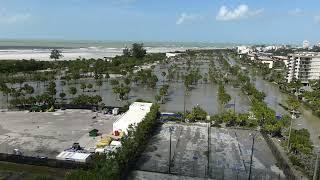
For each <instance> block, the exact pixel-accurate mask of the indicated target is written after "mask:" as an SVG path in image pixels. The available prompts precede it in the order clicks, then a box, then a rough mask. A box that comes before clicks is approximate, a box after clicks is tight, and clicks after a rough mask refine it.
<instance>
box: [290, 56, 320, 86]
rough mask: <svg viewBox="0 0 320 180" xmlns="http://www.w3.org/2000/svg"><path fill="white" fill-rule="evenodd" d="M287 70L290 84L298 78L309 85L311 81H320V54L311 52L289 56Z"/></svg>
mask: <svg viewBox="0 0 320 180" xmlns="http://www.w3.org/2000/svg"><path fill="white" fill-rule="evenodd" d="M287 68H288V73H287V77H286V78H287V81H288V82H291V81H292V80H293V79H294V78H296V79H299V80H301V82H302V83H306V84H307V83H309V80H316V79H319V78H320V54H318V53H310V52H306V53H295V54H289V55H288V63H287Z"/></svg>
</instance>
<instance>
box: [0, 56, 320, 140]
mask: <svg viewBox="0 0 320 180" xmlns="http://www.w3.org/2000/svg"><path fill="white" fill-rule="evenodd" d="M229 62H230V64H235V63H236V62H235V61H234V60H233V59H232V58H230V59H229ZM216 64H217V63H216ZM168 66H169V65H168ZM208 68H209V66H208V64H207V63H204V64H202V65H200V71H201V73H202V74H204V73H207V72H208ZM162 71H164V70H163V69H160V67H159V66H156V68H155V69H154V72H155V73H156V75H157V76H158V79H159V82H158V84H157V87H156V88H155V89H151V88H147V87H142V86H140V85H135V84H133V85H132V87H131V92H130V94H129V100H128V101H130V102H132V101H134V100H136V99H138V98H141V99H145V100H149V101H153V102H154V97H155V95H156V94H157V93H158V91H159V89H160V87H161V86H162V76H161V72H162ZM167 74H168V73H167ZM81 82H85V83H86V84H88V83H91V84H93V85H94V88H93V89H95V90H97V91H96V92H82V90H81V89H80V83H81ZM27 83H28V84H29V85H32V86H33V87H35V94H39V93H41V92H43V91H45V87H44V86H43V83H41V85H40V87H39V88H36V83H35V82H27ZM166 83H167V84H169V85H170V88H169V92H168V96H167V100H166V101H165V104H161V111H169V112H183V110H184V102H185V107H186V110H189V111H190V110H191V109H192V107H194V106H196V105H199V106H201V107H202V108H203V109H204V110H206V111H207V112H208V113H209V114H210V115H212V114H215V113H218V112H221V110H222V107H221V106H220V104H219V102H218V96H217V94H218V85H217V84H211V83H207V84H205V83H201V82H200V83H199V84H198V85H197V86H196V87H195V88H193V89H192V90H191V91H190V92H188V94H187V95H186V96H185V98H184V94H185V92H184V89H185V88H184V84H183V82H181V81H178V82H166ZM253 83H254V84H255V85H256V87H257V89H258V90H260V91H264V92H265V93H266V98H265V102H266V103H267V104H268V105H269V106H270V107H271V108H272V109H274V110H275V111H276V113H277V114H281V115H283V114H287V112H286V111H285V110H284V109H283V108H282V107H281V106H280V105H279V103H284V102H285V100H286V98H287V95H285V94H284V93H281V92H280V91H279V88H278V87H277V86H276V85H275V84H272V83H270V82H267V81H265V80H263V79H262V78H260V77H256V78H255V80H254V81H253ZM56 84H57V91H58V93H57V101H60V99H59V93H60V92H61V91H62V87H61V86H60V82H59V80H57V81H56ZM18 86H19V85H14V87H18ZM70 86H74V87H77V89H78V93H77V95H79V94H88V95H94V94H97V95H101V96H102V98H103V103H104V104H106V105H110V106H121V105H125V104H126V103H127V101H126V100H125V101H119V100H118V98H117V95H116V94H114V93H113V91H112V86H111V85H110V84H109V82H104V83H103V86H102V87H101V88H100V91H99V88H98V87H96V86H95V81H94V80H93V79H82V80H80V81H79V82H78V84H70V85H66V86H64V87H63V89H64V92H65V93H66V94H67V97H68V98H70V99H71V98H72V95H69V94H68V89H69V87H70ZM225 88H226V91H227V92H228V93H229V94H230V95H231V97H232V100H231V101H230V102H229V103H230V104H233V103H235V108H234V107H231V109H232V110H233V109H235V110H236V111H237V112H241V113H245V112H248V111H249V110H250V101H249V99H248V97H247V96H246V95H244V94H243V93H242V92H241V90H240V89H239V88H233V87H232V86H231V85H230V86H229V85H226V86H225ZM77 95H76V96H77ZM6 107H7V105H6V96H4V95H2V94H0V109H1V108H6ZM294 127H295V128H306V129H308V130H309V132H310V134H311V139H312V141H313V142H314V143H315V144H320V141H319V137H318V136H319V135H320V119H319V118H318V117H315V116H314V115H312V113H311V112H310V111H309V110H307V109H305V108H302V115H301V117H300V118H298V119H296V120H294Z"/></svg>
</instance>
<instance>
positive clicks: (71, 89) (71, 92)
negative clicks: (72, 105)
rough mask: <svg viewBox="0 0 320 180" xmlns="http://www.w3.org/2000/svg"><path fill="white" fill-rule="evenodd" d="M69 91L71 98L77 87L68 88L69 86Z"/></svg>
mask: <svg viewBox="0 0 320 180" xmlns="http://www.w3.org/2000/svg"><path fill="white" fill-rule="evenodd" d="M69 93H70V94H72V98H73V97H74V95H75V94H77V88H75V87H70V88H69Z"/></svg>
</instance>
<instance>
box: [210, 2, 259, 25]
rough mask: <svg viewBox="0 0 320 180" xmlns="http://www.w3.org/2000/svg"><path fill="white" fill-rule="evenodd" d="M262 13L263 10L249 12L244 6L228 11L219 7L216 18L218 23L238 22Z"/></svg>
mask: <svg viewBox="0 0 320 180" xmlns="http://www.w3.org/2000/svg"><path fill="white" fill-rule="evenodd" d="M262 12H263V9H258V10H250V9H249V6H248V5H246V4H241V5H239V6H238V7H237V8H235V9H233V10H232V9H230V10H229V9H228V7H226V6H221V7H220V10H219V12H218V14H217V16H216V19H217V20H219V21H231V20H238V19H243V18H248V17H253V16H258V15H260V14H261V13H262Z"/></svg>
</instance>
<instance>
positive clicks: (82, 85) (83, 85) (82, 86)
mask: <svg viewBox="0 0 320 180" xmlns="http://www.w3.org/2000/svg"><path fill="white" fill-rule="evenodd" d="M86 88H87V86H86V84H85V83H81V85H80V89H82V92H84V90H85V89H86Z"/></svg>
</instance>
